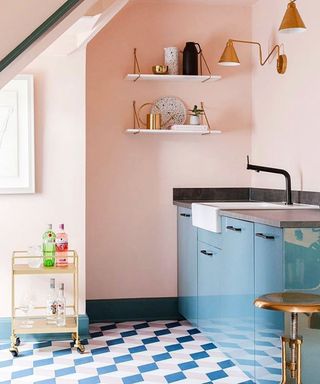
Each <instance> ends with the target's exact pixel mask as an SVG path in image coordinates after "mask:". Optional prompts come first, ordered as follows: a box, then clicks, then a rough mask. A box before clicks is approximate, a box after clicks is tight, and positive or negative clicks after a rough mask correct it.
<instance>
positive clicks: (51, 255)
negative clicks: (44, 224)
mask: <svg viewBox="0 0 320 384" xmlns="http://www.w3.org/2000/svg"><path fill="white" fill-rule="evenodd" d="M55 242H56V234H55V233H54V232H53V230H52V224H48V229H47V231H46V232H45V233H44V234H43V236H42V251H43V266H44V267H54V266H55V263H56V258H55V254H56V244H55Z"/></svg>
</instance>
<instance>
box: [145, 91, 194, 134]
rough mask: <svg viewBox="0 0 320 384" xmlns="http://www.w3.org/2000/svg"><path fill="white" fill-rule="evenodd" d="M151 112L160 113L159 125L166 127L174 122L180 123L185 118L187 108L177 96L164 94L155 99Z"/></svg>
mask: <svg viewBox="0 0 320 384" xmlns="http://www.w3.org/2000/svg"><path fill="white" fill-rule="evenodd" d="M151 113H161V121H162V123H161V127H162V128H164V129H167V128H169V127H171V126H172V125H174V124H178V125H182V124H184V123H185V122H186V119H187V108H186V106H185V104H184V102H183V101H182V100H181V99H179V98H177V97H170V96H165V97H161V98H160V99H158V100H156V101H155V102H154V103H153V106H152V107H151Z"/></svg>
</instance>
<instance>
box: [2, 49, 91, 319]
mask: <svg viewBox="0 0 320 384" xmlns="http://www.w3.org/2000/svg"><path fill="white" fill-rule="evenodd" d="M24 73H32V74H34V77H35V139H36V190H37V191H36V194H34V195H0V212H1V216H0V233H1V236H0V239H1V241H0V257H1V259H0V260H1V262H0V292H2V294H1V306H0V317H5V316H10V314H11V303H10V297H11V294H10V293H11V282H10V278H11V253H12V251H13V250H16V249H20V250H21V249H26V248H27V247H28V246H29V245H33V244H40V243H41V236H42V233H43V231H44V230H45V228H46V224H47V223H53V224H55V225H58V223H60V222H64V223H65V225H66V230H67V232H68V233H69V236H70V246H71V247H72V248H75V249H77V250H78V252H79V255H80V298H81V300H80V303H81V306H80V312H81V313H84V312H85V267H84V266H85V51H80V52H78V53H76V54H73V55H72V56H68V57H53V56H44V55H43V56H41V57H39V58H38V59H36V60H35V61H34V62H33V63H32V64H31V65H29V66H28V67H27V68H26V69H25V71H24ZM42 280H43V282H42ZM31 284H32V287H31V288H30V287H29V289H30V290H31V291H32V295H33V296H35V297H36V299H37V300H38V301H40V299H42V300H43V299H44V297H45V295H46V293H47V290H48V277H45V278H41V281H37V282H36V281H35V280H34V281H33V282H32V283H31ZM17 286H18V288H20V289H22V288H23V285H22V283H21V284H18V285H17ZM4 293H5V294H4Z"/></svg>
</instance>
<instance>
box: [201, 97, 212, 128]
mask: <svg viewBox="0 0 320 384" xmlns="http://www.w3.org/2000/svg"><path fill="white" fill-rule="evenodd" d="M200 106H201V109H202V110H203V116H204V118H205V121H206V123H207V126H208V132H206V133H203V135H209V134H210V133H211V126H210V123H209V119H208V116H207V113H206V110H205V108H204V102H203V101H201V103H200Z"/></svg>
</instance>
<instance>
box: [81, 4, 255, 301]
mask: <svg viewBox="0 0 320 384" xmlns="http://www.w3.org/2000/svg"><path fill="white" fill-rule="evenodd" d="M231 32H232V35H233V36H236V37H242V38H245V39H250V38H251V9H250V8H249V7H228V6H212V5H208V4H206V3H204V4H203V3H201V4H200V5H199V4H196V3H189V2H188V3H186V4H185V3H184V2H183V3H182V2H180V3H178V4H175V5H174V4H171V3H170V2H148V1H135V2H132V3H130V4H129V5H128V6H127V7H126V8H125V9H124V10H122V11H121V12H120V13H119V14H118V15H117V16H116V17H115V18H114V19H113V20H112V21H111V22H110V24H109V25H107V26H106V27H105V28H104V29H103V30H102V32H101V33H100V34H99V35H98V36H97V37H96V38H95V39H94V40H93V41H92V42H91V43H90V45H89V47H88V52H87V273H86V274H87V298H88V299H97V298H121V297H161V296H174V295H176V285H177V281H176V209H175V207H173V206H172V188H173V187H190V186H202V187H206V186H247V185H248V184H249V182H250V174H249V173H248V172H247V171H246V170H245V155H246V154H247V153H249V151H250V135H251V68H250V63H251V60H250V50H249V51H248V48H247V47H245V48H244V50H243V51H242V48H240V49H239V54H242V56H243V59H242V64H243V65H242V66H241V67H240V68H238V69H237V71H233V70H230V69H228V68H227V69H226V68H222V67H217V65H216V63H217V61H218V59H219V55H220V54H221V52H222V50H223V48H224V45H225V42H226V40H227V38H228V37H230V36H229V35H230V33H231ZM186 41H198V42H200V43H201V44H202V46H203V48H204V50H205V53H206V56H207V59H208V61H209V63H210V66H211V67H213V68H214V71H215V72H218V73H220V74H222V75H223V77H224V78H223V80H222V81H220V82H217V83H207V84H184V83H176V84H173V83H157V82H155V83H144V82H138V83H136V84H134V83H131V82H126V81H124V80H123V78H124V76H125V74H126V73H129V72H131V71H132V64H133V60H132V51H133V48H134V47H137V48H138V52H139V57H140V61H141V65H142V69H143V70H144V71H148V72H150V68H151V65H153V64H156V63H161V62H162V61H163V59H162V50H163V48H164V47H166V46H172V45H177V46H179V47H180V48H181V49H183V47H184V43H185V42H186ZM165 95H175V96H179V97H181V98H183V99H184V101H185V102H186V103H187V104H188V105H189V106H192V105H193V104H195V103H199V102H200V101H201V100H203V101H204V102H205V103H206V106H207V111H208V115H209V117H210V119H211V122H212V123H213V126H214V127H215V128H217V129H221V130H223V131H224V133H223V135H221V136H211V137H208V136H207V137H198V136H192V137H191V136H179V137H177V136H175V137H173V136H153V137H150V136H148V137H147V136H142V135H141V136H140V135H139V136H129V135H127V134H125V133H124V130H125V129H126V128H131V127H132V101H133V100H134V99H135V100H137V103H138V105H141V104H142V103H143V102H146V101H153V100H155V99H157V98H158V97H159V96H165Z"/></svg>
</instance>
